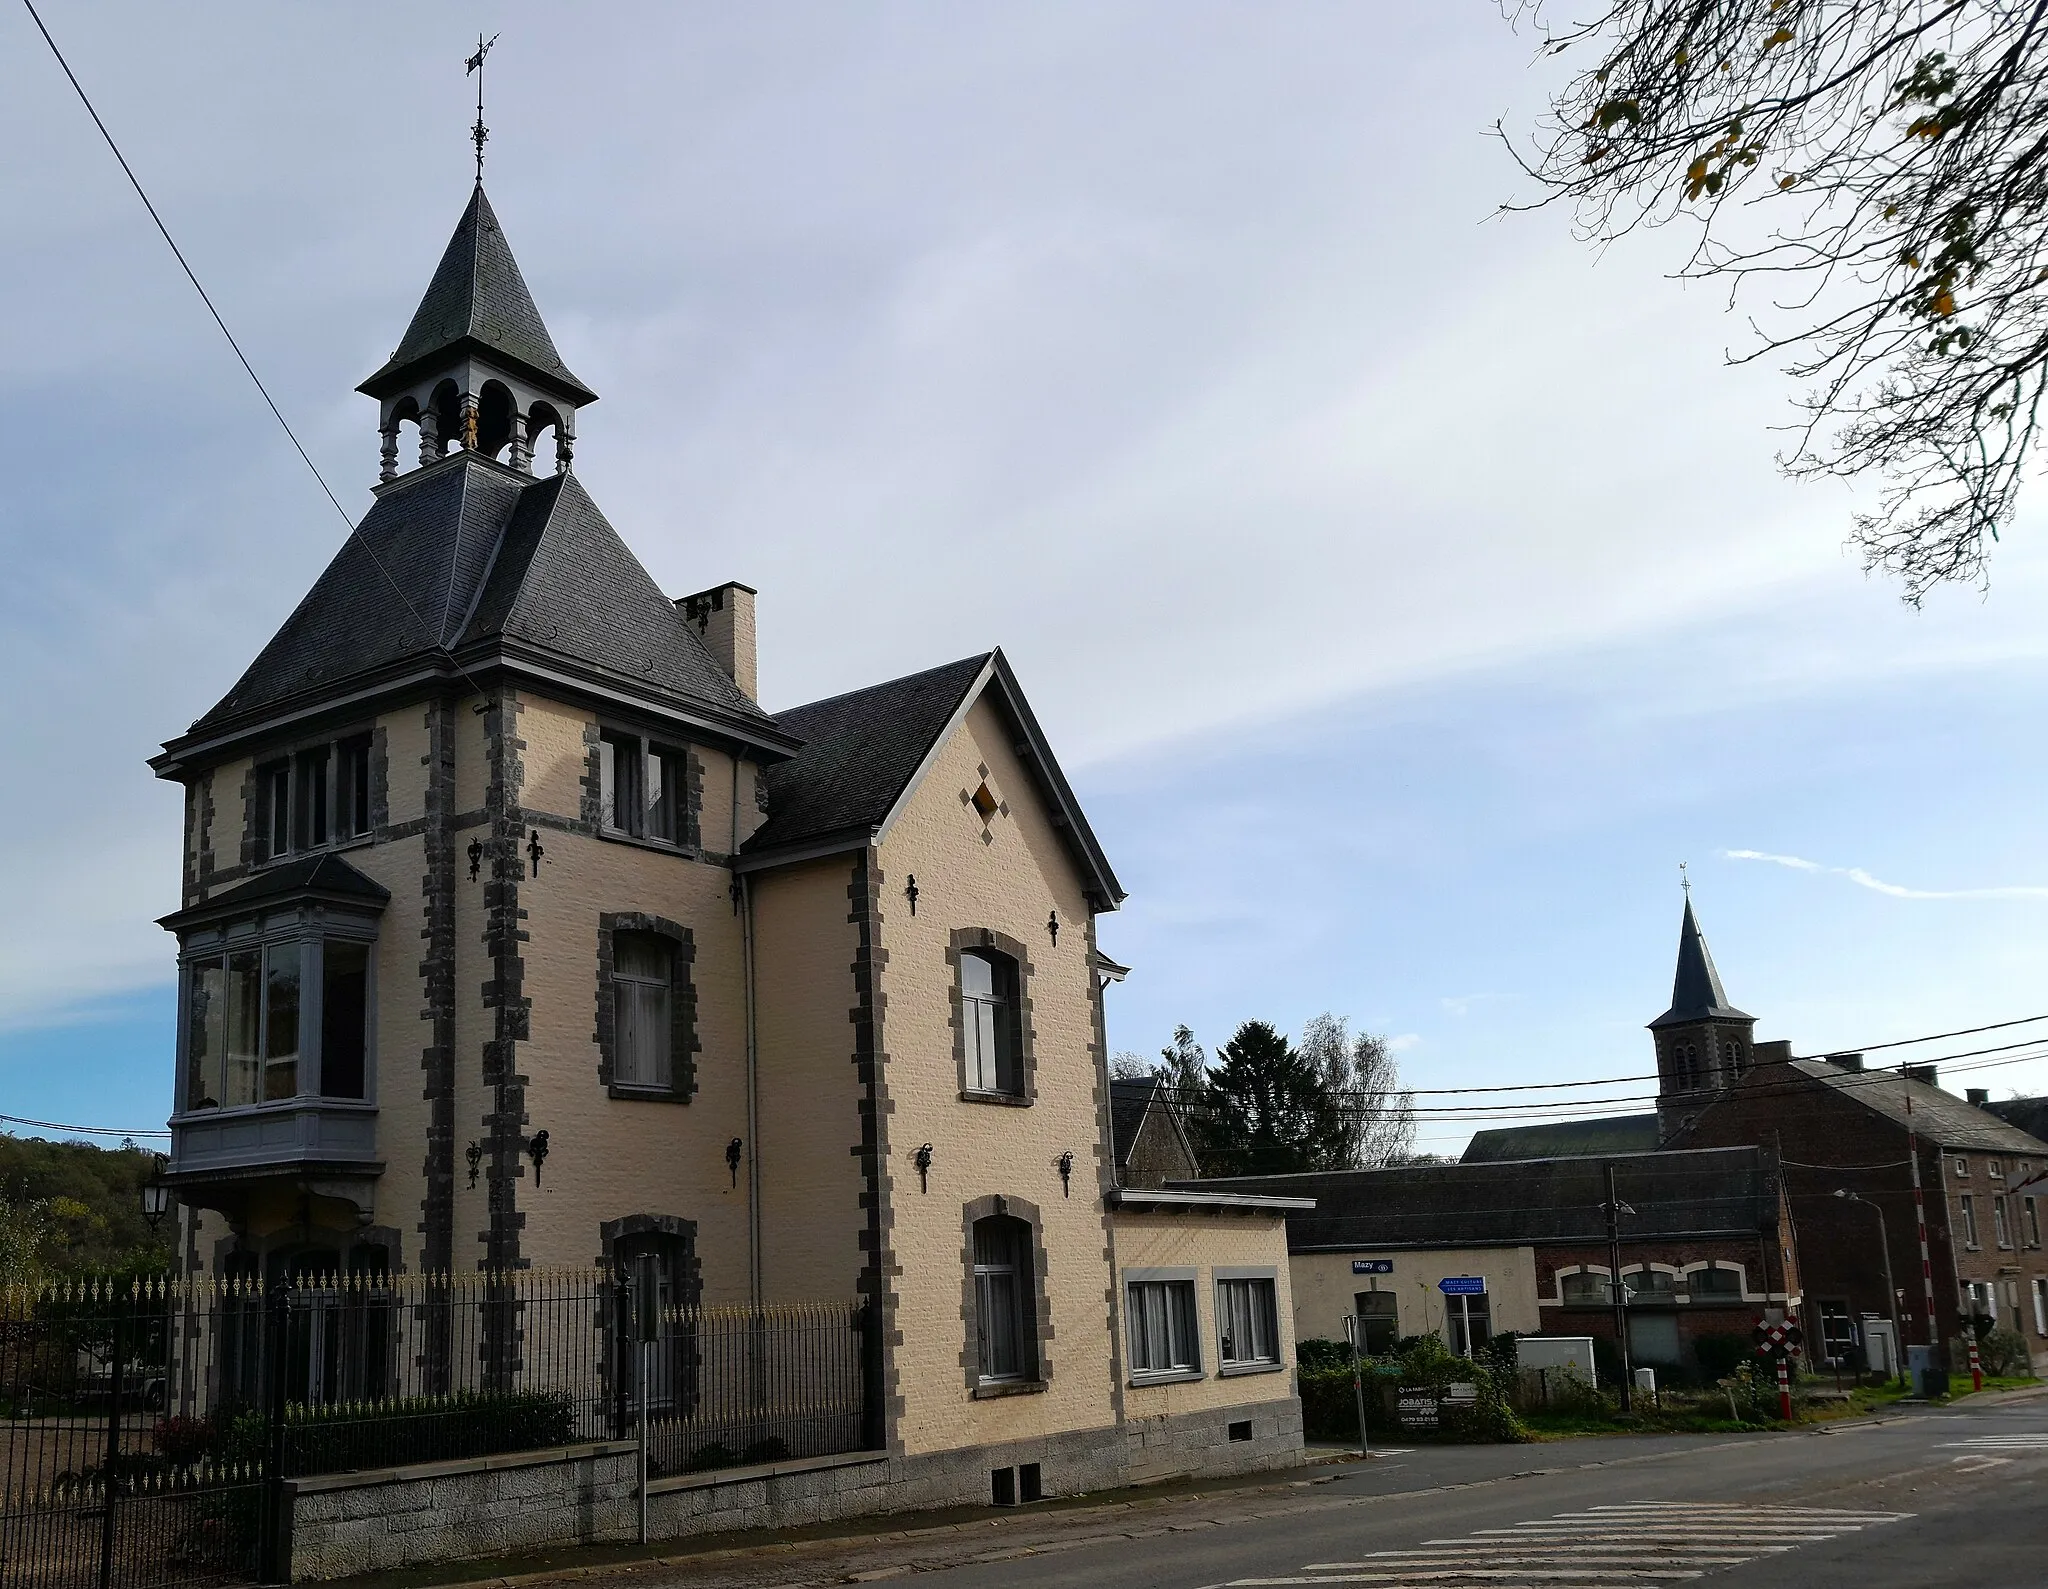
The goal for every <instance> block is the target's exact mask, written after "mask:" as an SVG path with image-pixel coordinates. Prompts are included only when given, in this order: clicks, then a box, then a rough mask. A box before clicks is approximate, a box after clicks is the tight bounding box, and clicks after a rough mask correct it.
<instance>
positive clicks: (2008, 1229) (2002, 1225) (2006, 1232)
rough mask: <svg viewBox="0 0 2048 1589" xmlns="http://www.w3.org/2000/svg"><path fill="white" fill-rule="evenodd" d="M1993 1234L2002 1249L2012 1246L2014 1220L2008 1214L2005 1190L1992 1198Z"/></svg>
mask: <svg viewBox="0 0 2048 1589" xmlns="http://www.w3.org/2000/svg"><path fill="white" fill-rule="evenodd" d="M1991 1235H1992V1238H1993V1240H1995V1241H1996V1242H1997V1243H1998V1245H1999V1249H2000V1250H2001V1251H2004V1250H2006V1249H2008V1248H2010V1247H2011V1246H2012V1221H2011V1220H2010V1219H2009V1218H2008V1217H2007V1215H2006V1211H2005V1194H2004V1193H2003V1192H2000V1193H1998V1194H1997V1195H1996V1196H1994V1197H1993V1198H1992V1199H1991Z"/></svg>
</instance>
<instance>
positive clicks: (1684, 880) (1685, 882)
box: [1678, 861, 1692, 899]
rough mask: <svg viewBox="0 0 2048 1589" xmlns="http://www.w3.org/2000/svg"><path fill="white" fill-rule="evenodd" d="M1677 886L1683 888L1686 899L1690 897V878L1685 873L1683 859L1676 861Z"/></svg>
mask: <svg viewBox="0 0 2048 1589" xmlns="http://www.w3.org/2000/svg"><path fill="white" fill-rule="evenodd" d="M1678 886H1679V887H1680V888H1682V889H1684V890H1685V897H1686V898H1687V899H1691V898H1692V878H1691V877H1690V876H1689V875H1688V874H1687V872H1686V870H1685V862H1683V861H1680V862H1679V863H1678Z"/></svg>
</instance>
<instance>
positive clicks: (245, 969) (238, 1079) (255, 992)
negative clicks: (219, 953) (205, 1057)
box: [220, 949, 263, 1105]
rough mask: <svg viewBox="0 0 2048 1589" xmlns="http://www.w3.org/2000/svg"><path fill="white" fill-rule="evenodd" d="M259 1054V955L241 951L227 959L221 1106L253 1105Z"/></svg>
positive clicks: (260, 982)
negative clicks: (224, 1073)
mask: <svg viewBox="0 0 2048 1589" xmlns="http://www.w3.org/2000/svg"><path fill="white" fill-rule="evenodd" d="M262 1050H263V953H262V951H261V950H258V949H243V950H239V951H237V952H236V953H234V954H231V955H229V956H228V1041H227V1090H226V1091H225V1092H224V1093H223V1094H222V1095H221V1100H220V1101H221V1102H222V1103H224V1104H228V1105H234V1104H249V1103H254V1102H256V1100H257V1098H258V1097H259V1096H260V1091H259V1089H258V1086H257V1078H258V1077H259V1076H260V1075H261V1073H262V1068H263V1051H262Z"/></svg>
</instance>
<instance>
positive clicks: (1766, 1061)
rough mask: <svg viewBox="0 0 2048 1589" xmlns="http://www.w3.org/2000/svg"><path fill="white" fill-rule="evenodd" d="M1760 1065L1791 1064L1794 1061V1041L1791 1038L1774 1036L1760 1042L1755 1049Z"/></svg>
mask: <svg viewBox="0 0 2048 1589" xmlns="http://www.w3.org/2000/svg"><path fill="white" fill-rule="evenodd" d="M1753 1052H1754V1054H1755V1056H1756V1062H1757V1063H1758V1064H1759V1065H1789V1064H1791V1063H1792V1042H1791V1039H1789V1038H1784V1037H1778V1038H1773V1039H1771V1040H1770V1041H1769V1042H1765V1043H1758V1044H1757V1045H1756V1047H1755V1049H1754V1050H1753Z"/></svg>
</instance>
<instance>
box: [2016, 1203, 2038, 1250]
mask: <svg viewBox="0 0 2048 1589" xmlns="http://www.w3.org/2000/svg"><path fill="white" fill-rule="evenodd" d="M2020 1201H2021V1207H2020V1216H2021V1222H2022V1223H2023V1224H2024V1225H2025V1227H2026V1233H2027V1245H2028V1246H2029V1247H2038V1246H2040V1245H2041V1211H2040V1209H2038V1208H2036V1207H2035V1206H2034V1200H2033V1199H2032V1198H2031V1197H2027V1198H2022V1199H2021V1200H2020Z"/></svg>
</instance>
